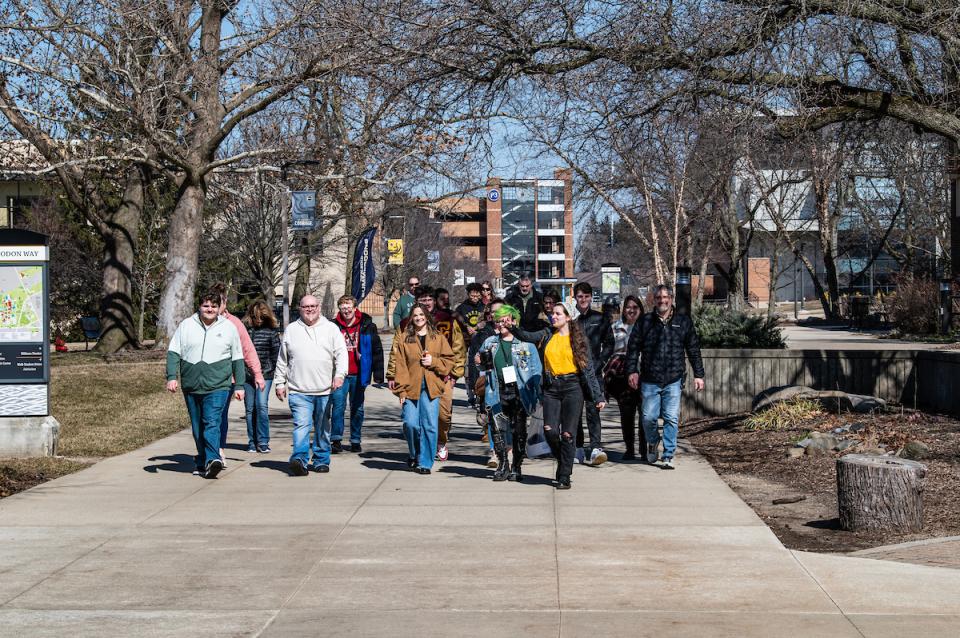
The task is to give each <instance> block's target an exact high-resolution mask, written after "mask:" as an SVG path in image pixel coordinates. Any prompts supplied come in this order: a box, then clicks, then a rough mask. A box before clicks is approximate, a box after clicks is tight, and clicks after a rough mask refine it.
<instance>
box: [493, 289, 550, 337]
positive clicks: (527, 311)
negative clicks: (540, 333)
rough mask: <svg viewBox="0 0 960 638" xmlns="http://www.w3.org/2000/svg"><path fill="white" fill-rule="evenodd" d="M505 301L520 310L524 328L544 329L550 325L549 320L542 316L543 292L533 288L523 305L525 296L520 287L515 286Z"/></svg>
mask: <svg viewBox="0 0 960 638" xmlns="http://www.w3.org/2000/svg"><path fill="white" fill-rule="evenodd" d="M504 301H506V302H507V303H508V304H510V305H511V306H513V307H514V308H516V309H517V310H519V311H520V327H521V328H523V329H524V330H542V329H544V328H547V327H548V326H549V324H548V323H547V322H545V321H544V320H543V319H541V318H540V315H541V314H543V294H542V293H540V292H539V291H538V290H531V291H530V298H529V299H528V300H527V305H523V296H522V295H521V294H520V289H519V288H518V287H517V286H513V287H512V288H510V290H509V291H508V292H507V297H506V299H505V300H504Z"/></svg>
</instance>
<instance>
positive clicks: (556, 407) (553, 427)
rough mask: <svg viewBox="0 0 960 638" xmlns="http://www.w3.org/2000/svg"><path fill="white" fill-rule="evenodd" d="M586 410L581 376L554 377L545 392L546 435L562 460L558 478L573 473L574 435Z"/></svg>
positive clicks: (559, 479) (554, 451)
mask: <svg viewBox="0 0 960 638" xmlns="http://www.w3.org/2000/svg"><path fill="white" fill-rule="evenodd" d="M582 410H583V388H582V387H581V385H580V375H577V374H565V375H562V376H559V377H553V382H552V383H551V384H550V386H549V387H548V388H546V390H545V391H544V393H543V435H544V437H545V438H546V439H547V443H548V444H549V445H550V451H551V452H553V456H554V457H556V459H557V461H558V463H557V481H561V482H567V481H569V480H570V475H571V474H572V473H573V456H574V454H575V453H576V446H575V445H574V438H575V437H576V435H577V424H578V423H579V422H580V412H581V411H582Z"/></svg>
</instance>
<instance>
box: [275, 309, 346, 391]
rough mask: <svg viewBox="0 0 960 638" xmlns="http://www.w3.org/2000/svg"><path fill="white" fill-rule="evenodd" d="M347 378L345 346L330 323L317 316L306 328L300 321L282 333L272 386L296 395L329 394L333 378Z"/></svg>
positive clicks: (340, 336) (338, 331) (338, 330)
mask: <svg viewBox="0 0 960 638" xmlns="http://www.w3.org/2000/svg"><path fill="white" fill-rule="evenodd" d="M346 376H347V343H346V341H344V339H343V334H342V333H341V332H340V329H339V328H337V327H336V325H334V324H333V323H332V322H331V321H328V320H327V319H326V318H325V317H323V316H321V317H320V318H319V319H318V320H317V322H316V323H315V324H313V325H312V326H308V325H307V324H305V323H303V319H298V320H297V321H295V322H293V323H291V324H290V325H289V326H287V329H286V331H285V332H284V333H283V343H282V344H281V346H280V357H279V358H278V359H277V369H276V370H275V371H274V374H273V383H274V386H277V387H279V386H283V385H285V386H287V390H288V391H289V392H296V393H298V394H321V395H322V394H330V392H331V390H332V389H333V388H332V384H333V379H334V377H339V378H341V379H344V378H346Z"/></svg>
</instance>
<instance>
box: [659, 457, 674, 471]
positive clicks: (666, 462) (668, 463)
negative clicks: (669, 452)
mask: <svg viewBox="0 0 960 638" xmlns="http://www.w3.org/2000/svg"><path fill="white" fill-rule="evenodd" d="M660 468H661V469H664V470H673V469H676V468H675V466H674V465H673V459H663V462H662V463H660Z"/></svg>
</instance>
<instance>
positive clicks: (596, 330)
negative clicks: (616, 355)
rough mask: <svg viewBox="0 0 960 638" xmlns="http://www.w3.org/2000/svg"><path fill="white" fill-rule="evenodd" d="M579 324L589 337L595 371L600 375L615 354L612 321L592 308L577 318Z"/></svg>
mask: <svg viewBox="0 0 960 638" xmlns="http://www.w3.org/2000/svg"><path fill="white" fill-rule="evenodd" d="M577 323H578V324H580V327H581V328H582V329H583V333H584V334H585V335H586V336H587V341H588V342H589V343H590V356H591V358H592V359H593V365H594V369H595V371H596V372H597V374H599V373H600V371H601V370H603V366H605V365H606V364H607V360H608V359H610V356H611V355H612V354H613V349H614V339H613V328H612V327H611V326H610V321H609V320H608V319H607V316H606V315H605V314H603V313H602V312H597V311H596V310H594V309H593V308H591V309H590V310H588V311H587V312H585V313H583V314H581V315H580V316H579V317H577Z"/></svg>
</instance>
